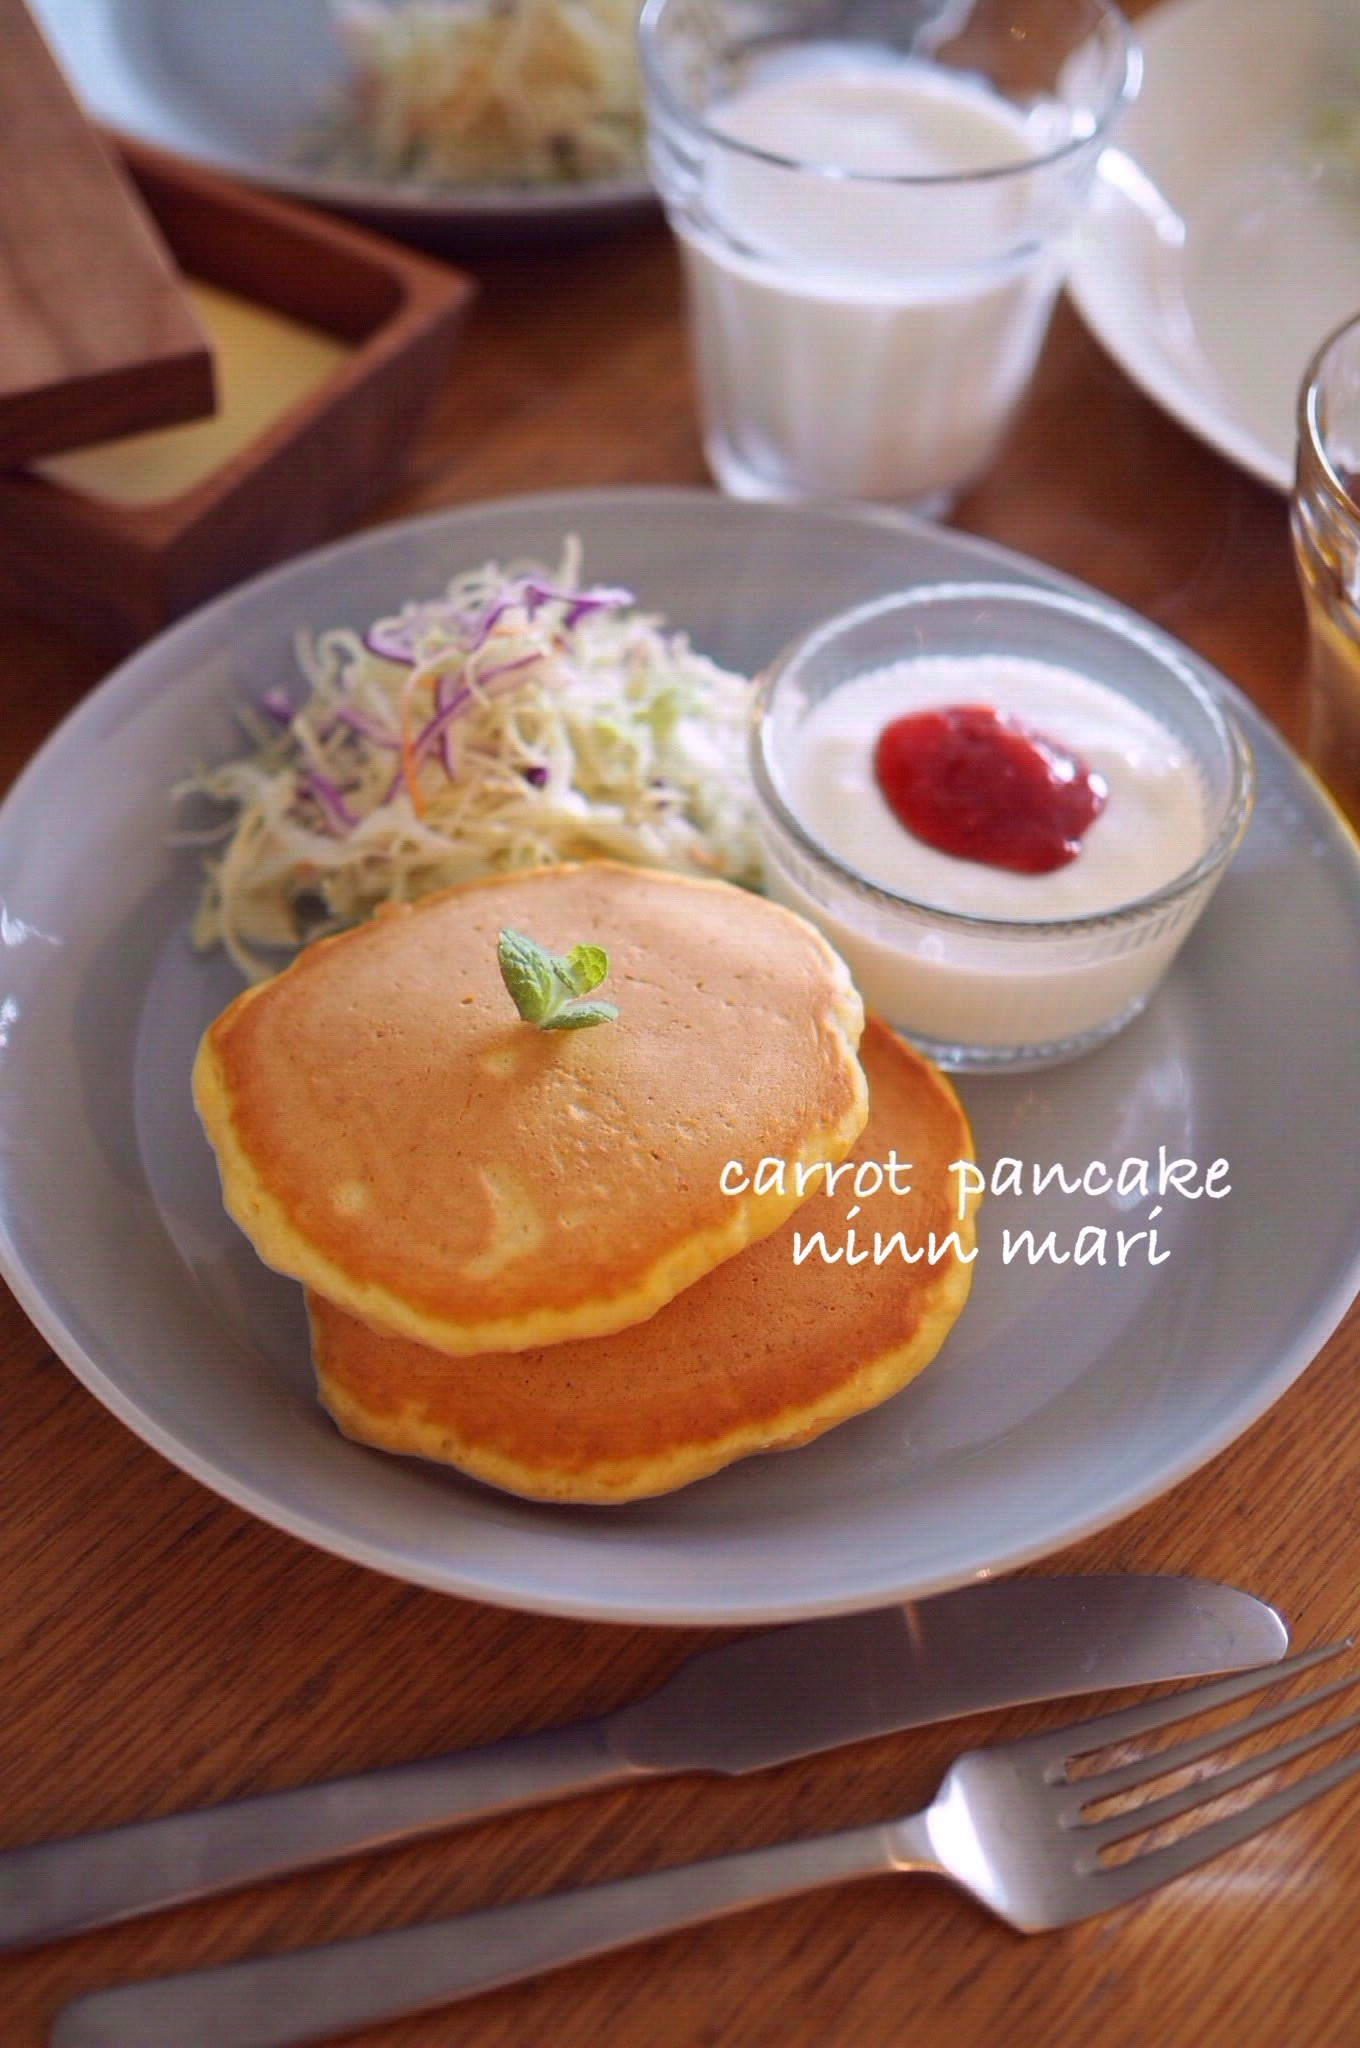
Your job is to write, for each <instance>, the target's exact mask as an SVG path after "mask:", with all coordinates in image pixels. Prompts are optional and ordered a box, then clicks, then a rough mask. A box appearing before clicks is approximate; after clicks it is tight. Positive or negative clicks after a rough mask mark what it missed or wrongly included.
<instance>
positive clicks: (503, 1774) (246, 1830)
mask: <svg viewBox="0 0 1360 2048" xmlns="http://www.w3.org/2000/svg"><path fill="white" fill-rule="evenodd" d="M644 1774H645V1773H644V1772H643V1771H642V1770H640V1769H639V1768H638V1767H637V1766H635V1765H630V1764H628V1763H626V1762H624V1761H623V1760H622V1759H621V1758H620V1756H619V1755H618V1754H617V1752H616V1751H614V1750H612V1749H611V1747H610V1745H609V1742H608V1738H607V1732H606V1724H605V1723H604V1722H603V1721H587V1722H582V1723H580V1724H578V1725H577V1726H574V1727H569V1728H548V1729H544V1730H543V1732H542V1733H541V1734H537V1735H526V1736H519V1737H517V1738H515V1739H513V1740H511V1741H508V1742H495V1743H490V1744H488V1745H487V1746H486V1747H484V1748H482V1749H469V1750H463V1751H461V1752H460V1753H459V1754H457V1755H454V1756H445V1757H435V1758H432V1759H430V1760H429V1761H428V1762H424V1763H415V1764H400V1765H397V1766H395V1767H394V1768H392V1769H390V1770H381V1771H369V1772H366V1773H364V1774H363V1775H361V1776H359V1777H353V1778H336V1779H333V1780H331V1781H330V1782H328V1783H323V1784H320V1785H303V1786H299V1787H298V1788H296V1789H295V1790H291V1791H286V1792H268V1793H264V1794H262V1795H261V1796H260V1797H258V1798H253V1799H239V1800H234V1801H232V1802H231V1803H230V1804H228V1805H224V1806H210V1807H206V1808H203V1809H201V1810H200V1811H199V1812H197V1813H175V1814H167V1815H165V1816H164V1817H163V1818H162V1819H159V1820H149V1821H137V1822H134V1823H132V1824H131V1825H130V1826H128V1827H119V1828H109V1829H107V1830H106V1831H105V1832H103V1833H101V1834H96V1835H76V1836H72V1837H70V1838H68V1839H67V1840H65V1841H58V1842H41V1843H36V1844H34V1845H33V1846H32V1847H29V1848H22V1849H9V1850H6V1851H4V1852H3V1853H0V1949H4V1948H20V1947H23V1946H25V1945H26V1944H28V1943H33V1942H40V1941H52V1940H55V1939H56V1938H57V1937H58V1936H61V1935H65V1934H76V1933H79V1932H80V1931H81V1930H82V1929H84V1928H87V1927H99V1926H104V1925H106V1924H108V1923H109V1922H110V1921H115V1920H127V1919H131V1918H133V1917H134V1916H135V1915H136V1914H139V1913H149V1912H153V1911H154V1910H155V1909H156V1908H158V1907H161V1906H174V1905H178V1904H181V1903H182V1902H183V1901H185V1900H187V1899H201V1898H206V1897H208V1896H209V1895H210V1894H211V1893H213V1892H223V1891H230V1890H231V1889H232V1887H233V1886H235V1885H242V1884H251V1883H254V1882H256V1881H257V1880H259V1879H261V1878H267V1877H280V1876H282V1875H283V1874H284V1873H285V1872H287V1871H290V1870H305V1869H308V1868H311V1867H312V1866H314V1865H316V1864H320V1863H330V1862H334V1861H335V1860H336V1859H337V1858H339V1857H342V1856H351V1855H357V1854H359V1853H360V1852H362V1851H364V1850H371V1849H381V1848H385V1847H388V1846H391V1845H393V1844H395V1843H397V1842H403V1841H409V1840H411V1839H412V1838H414V1837H415V1836H418V1835H427V1834H433V1833H435V1832H437V1831H438V1830H440V1829H443V1828H448V1827H455V1826H458V1825H460V1824H462V1823H464V1822H467V1821H473V1820H480V1819H483V1818H484V1817H486V1816H487V1815H489V1814H495V1813H501V1812H504V1811H505V1810H506V1809H507V1808H510V1807H520V1806H530V1805H535V1804H542V1803H544V1802H546V1801H548V1800H553V1799H566V1798H569V1797H571V1796H572V1795H573V1794H574V1793H578V1792H588V1791H593V1790H596V1789H598V1788H600V1787H602V1786H605V1785H613V1784H620V1783H622V1782H624V1781H625V1780H631V1779H633V1778H636V1777H639V1776H642V1775H644ZM181 2038H182V2039H183V2038H186V2037H181Z"/></svg>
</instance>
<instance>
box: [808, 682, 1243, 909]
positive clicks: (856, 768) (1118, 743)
mask: <svg viewBox="0 0 1360 2048" xmlns="http://www.w3.org/2000/svg"><path fill="white" fill-rule="evenodd" d="M949 704H987V705H990V706H991V708H992V709H993V710H994V711H1001V712H1009V713H1010V714H1011V716H1012V717H1015V718H1018V719H1021V720H1023V722H1024V723H1025V724H1026V725H1028V726H1029V727H1030V728H1031V729H1032V730H1033V731H1035V732H1037V733H1040V734H1041V735H1042V736H1043V737H1044V738H1045V739H1051V740H1055V741H1057V742H1059V743H1060V744H1061V745H1062V746H1063V747H1064V748H1066V749H1067V750H1068V751H1069V752H1070V753H1073V754H1076V755H1077V756H1078V758H1079V759H1080V760H1081V761H1083V762H1084V763H1085V765H1086V767H1087V768H1090V769H1093V770H1094V771H1095V772H1096V773H1097V774H1099V775H1101V776H1103V777H1104V780H1105V783H1106V786H1107V787H1108V789H1109V792H1110V794H1109V800H1108V802H1107V803H1106V805H1105V808H1104V809H1103V810H1102V811H1101V813H1100V815H1099V817H1097V818H1096V820H1095V822H1094V823H1093V824H1092V825H1091V826H1090V827H1089V828H1088V830H1087V831H1086V833H1085V834H1084V835H1083V838H1082V842H1081V851H1080V852H1079V853H1078V854H1077V856H1076V858H1075V859H1074V860H1071V861H1069V862H1068V863H1067V865H1066V866H1065V867H1060V868H1055V869H1053V870H1052V871H1051V872H1050V873H1049V874H1045V875H1022V874H1014V873H1012V872H1011V871H1010V870H1008V869H1006V868H997V867H991V866H989V865H988V864H987V863H985V862H983V861H973V860H960V859H957V858H956V857H955V856H954V855H953V854H948V853H940V852H937V850H936V849H935V848H934V847H933V846H927V845H926V843H925V841H924V840H921V839H917V838H916V837H915V835H914V834H913V833H911V832H909V831H907V829H906V827H905V826H904V825H902V824H901V823H900V822H899V820H898V819H897V817H896V816H895V815H894V813H893V811H892V810H891V808H890V807H889V805H888V802H887V799H886V798H885V796H884V795H883V792H882V790H881V789H880V788H879V786H878V782H877V779H876V777H875V775H874V747H875V745H876V744H877V741H878V737H879V734H880V733H881V732H882V731H883V728H884V726H886V725H890V724H891V723H892V721H893V720H894V719H895V718H902V717H904V716H905V715H906V714H907V713H908V712H911V711H928V710H931V709H933V708H935V707H937V706H943V705H949ZM785 772H786V774H787V777H788V789H789V799H790V802H791V803H792V806H793V808H794V810H795V811H796V812H797V814H798V816H799V818H800V819H801V820H802V822H803V824H804V825H805V826H806V827H807V829H808V831H809V832H811V833H812V834H813V835H814V836H815V837H816V838H818V839H820V840H821V841H822V843H823V844H824V845H825V846H827V847H829V848H830V850H831V851H832V852H833V853H834V854H836V855H838V857H839V858H840V859H841V860H843V861H847V862H848V863H849V864H850V866H851V867H854V868H858V869H859V871H860V873H861V874H862V875H866V876H867V877H868V879H869V880H870V881H871V882H880V883H881V884H882V885H883V887H884V888H885V889H892V890H895V891H896V892H897V893H898V894H899V895H902V896H910V897H912V898H914V900H915V901H916V902H918V903H929V904H932V905H933V906H934V907H935V908H936V909H939V910H956V911H963V912H966V913H967V914H969V915H970V916H974V917H1004V918H1014V919H1023V920H1024V921H1025V922H1027V923H1032V922H1033V921H1034V920H1035V919H1045V920H1047V919H1050V918H1059V917H1085V916H1087V915H1089V914H1090V913H1091V912H1093V911H1100V910H1114V909H1116V908H1117V907H1118V906H1119V905H1120V904H1121V903H1133V902H1136V901H1137V899H1138V898H1139V897H1140V896H1146V895H1148V894H1150V892H1151V891H1152V890H1154V889H1160V888H1162V887H1163V885H1164V884H1165V883H1167V882H1172V881H1174V880H1175V878H1176V876H1177V875H1182V874H1184V873H1185V871H1186V869H1187V868H1190V867H1193V866H1194V864H1195V862H1196V861H1197V860H1198V859H1199V856H1200V854H1201V853H1203V851H1204V848H1205V845H1206V843H1207V837H1208V835H1207V831H1206V827H1205V821H1204V797H1203V793H1202V791H1201V788H1200V780H1199V774H1198V772H1197V770H1196V768H1195V764H1194V761H1193V759H1192V758H1191V756H1190V754H1189V753H1188V752H1187V750H1186V748H1185V747H1183V746H1182V745H1181V743H1180V742H1179V740H1177V739H1176V738H1175V737H1174V736H1173V734H1171V733H1170V732H1168V731H1167V729H1166V727H1165V726H1164V725H1159V724H1158V723H1157V721H1156V719H1155V718H1150V717H1149V716H1148V714H1147V713H1146V712H1145V711H1142V710H1140V709H1139V707H1138V706H1137V705H1136V704H1133V703H1130V701H1129V699H1128V698H1127V697H1123V696H1121V695H1120V693H1119V692H1118V690H1111V689H1109V688H1107V687H1106V685H1105V684H1103V683H1096V682H1092V680H1091V679H1090V677H1089V676H1081V675H1078V674H1077V673H1076V672H1075V671H1074V670H1073V669H1068V668H1059V667H1056V666H1055V665H1054V664H1053V663H1051V662H1046V661H1034V660H1031V659H1029V658H1027V657H1024V656H1020V655H1008V654H991V655H981V656H977V657H970V656H964V655H957V654H943V655H927V656H923V657H921V658H920V659H917V660H909V661H899V662H895V663H894V664H893V666H892V667H891V668H884V669H879V670H878V671H877V672H876V673H875V674H873V675H866V676H859V677H857V678H856V679H855V681H854V682H850V683H845V684H843V685H842V687H841V688H840V689H839V690H833V691H832V692H831V695H830V696H829V697H824V698H823V699H822V701H821V703H820V704H818V705H817V707H816V708H815V710H814V711H813V712H812V713H811V715H810V716H809V717H808V718H807V719H805V720H804V722H803V724H802V725H801V726H800V727H799V729H798V734H797V739H796V742H795V747H794V751H793V753H792V756H791V758H790V759H789V760H788V761H787V762H786V764H785Z"/></svg>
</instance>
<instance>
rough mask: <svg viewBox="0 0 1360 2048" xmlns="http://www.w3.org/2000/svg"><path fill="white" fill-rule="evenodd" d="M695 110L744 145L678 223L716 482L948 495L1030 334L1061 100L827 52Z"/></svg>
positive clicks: (1055, 253) (1036, 318)
mask: <svg viewBox="0 0 1360 2048" xmlns="http://www.w3.org/2000/svg"><path fill="white" fill-rule="evenodd" d="M709 118H710V129H711V133H712V134H714V135H716V136H717V137H721V138H723V139H724V140H725V141H731V142H735V143H737V144H739V145H744V147H739V148H735V149H733V148H726V147H723V144H722V142H717V143H715V144H713V145H712V147H711V148H710V152H709V155H708V157H707V160H706V162H705V165H704V170H703V204H702V207H701V208H699V209H696V210H693V211H691V212H690V214H689V216H688V218H687V219H685V220H683V221H677V222H676V226H677V231H678V232H679V235H680V240H681V246H682V249H683V251H684V256H685V263H686V270H687V273H688V283H689V292H690V299H691V308H692V316H693V327H694V335H695V347H696V354H697V359H698V369H699V381H700V392H701V403H702V407H703V412H704V416H705V433H706V441H707V447H708V453H709V458H710V461H711V462H712V464H713V467H714V469H715V472H716V474H717V476H718V478H719V481H720V482H721V483H722V484H723V485H724V486H725V487H726V488H727V489H728V490H731V491H734V492H737V493H739V494H742V495H754V496H762V497H768V496H780V495H789V496H805V495H813V496H827V497H836V498H867V499H883V500H890V501H892V500H895V501H899V502H905V503H913V502H916V503H919V502H922V501H929V500H931V499H935V500H937V501H938V500H939V499H940V497H942V496H944V495H947V494H951V493H952V492H954V491H955V490H957V489H958V488H959V487H960V486H961V485H962V484H964V483H966V482H968V481H969V480H970V479H971V478H973V477H974V476H976V475H977V474H978V473H979V472H980V471H981V470H982V469H983V468H985V467H986V465H987V463H988V461H989V460H990V458H991V456H992V453H993V451H994V449H995V447H996V444H997V442H998V440H999V438H1000V436H1001V434H1002V432H1003V430H1004V428H1005V425H1006V422H1007V420H1008V418H1009V415H1010V413H1011V411H1012V409H1013V408H1014V406H1015V403H1016V401H1017V399H1018V398H1019V397H1020V395H1021V393H1022V392H1023V390H1024V388H1025V385H1026V383H1027V381H1028V379H1029V376H1030V374H1031V371H1032V370H1033V367H1034V361H1035V358H1036V356H1037V354H1038V351H1039V346H1040V343H1041V341H1042V339H1043V334H1044V329H1045V326H1046V324H1047V320H1048V314H1049V310H1050V307H1051V304H1052V299H1053V295H1054V292H1055V290H1056V287H1057V283H1058V280H1059V276H1060V270H1061V252H1060V247H1059V241H1060V236H1059V234H1058V233H1057V232H1055V221H1054V217H1053V216H1054V208H1053V206H1052V203H1051V186H1050V185H1047V184H1045V183H1044V182H1043V181H1041V180H1038V179H1036V178H1035V177H1033V176H1032V175H1031V172H1030V170H1029V168H1028V167H1029V166H1032V165H1033V164H1035V162H1036V161H1037V159H1039V158H1040V157H1047V158H1050V159H1051V156H1052V153H1053V152H1054V150H1055V149H1057V148H1060V147H1061V144H1062V143H1063V142H1064V141H1066V140H1070V139H1072V137H1073V123H1072V115H1071V112H1070V110H1069V109H1066V108H1063V107H1060V106H1059V105H1057V104H1056V103H1055V102H1053V101H1047V102H1044V103H1042V104H1040V105H1038V106H1036V107H1035V108H1033V109H1030V110H1023V109H1021V108H1018V107H1016V106H1014V105H1012V104H1011V103H1010V102H1009V101H1007V100H1004V99H1003V98H1001V96H1000V95H999V94H997V93H995V92H993V91H991V90H990V89H989V88H988V87H987V86H986V85H985V84H984V83H982V81H981V80H980V79H977V78H975V77H970V76H968V75H967V74H964V73H960V72H956V71H951V70H949V69H948V68H946V67H944V66H942V65H937V64H934V63H931V62H929V61H926V60H923V59H918V58H904V57H895V56H893V55H892V54H891V53H889V52H886V51H885V52H883V53H882V54H881V55H880V54H876V53H875V52H873V51H872V50H871V49H870V50H865V49H856V48H852V47H850V46H838V45H834V44H831V45H821V46H816V45H814V46H812V47H811V48H806V49H804V50H802V51H800V52H799V53H798V54H797V57H796V59H791V60H789V61H787V62H785V63H783V64H782V65H781V66H779V67H777V68H772V69H771V70H769V71H767V72H766V73H765V74H764V75H762V76H761V77H760V78H758V79H757V80H756V81H754V82H752V83H750V84H747V85H744V86H742V87H741V88H740V89H739V90H737V91H736V92H735V93H733V94H732V95H731V96H730V97H728V98H726V99H725V100H723V101H721V102H720V103H719V104H718V105H716V106H715V107H714V108H713V109H712V110H711V113H710V117H709ZM762 153H768V154H762ZM781 159H782V160H783V161H780V160H781ZM790 160H791V161H790ZM1064 211H1065V209H1064ZM1064 224H1065V223H1064Z"/></svg>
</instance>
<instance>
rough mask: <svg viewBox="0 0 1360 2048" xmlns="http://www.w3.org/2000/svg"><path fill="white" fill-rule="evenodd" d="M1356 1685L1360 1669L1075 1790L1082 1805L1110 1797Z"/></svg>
mask: <svg viewBox="0 0 1360 2048" xmlns="http://www.w3.org/2000/svg"><path fill="white" fill-rule="evenodd" d="M1353 1685H1360V1672H1351V1673H1350V1674H1349V1675H1348V1676H1347V1677H1345V1678H1336V1679H1333V1681H1332V1683H1331V1684H1330V1685H1321V1686H1319V1687H1318V1689H1317V1691H1316V1692H1310V1693H1305V1694H1304V1696H1303V1698H1302V1699H1294V1700H1282V1701H1281V1702H1280V1704H1279V1705H1278V1706H1276V1707H1262V1709H1261V1711H1260V1713H1259V1714H1251V1715H1249V1716H1248V1717H1247V1719H1246V1720H1245V1721H1234V1722H1233V1723H1232V1724H1231V1725H1230V1726H1229V1727H1227V1728H1210V1729H1209V1730H1208V1732H1207V1734H1204V1735H1196V1736H1194V1737H1192V1739H1191V1740H1190V1741H1189V1742H1178V1743H1176V1744H1175V1745H1174V1747H1173V1748H1171V1749H1158V1750H1154V1751H1153V1752H1152V1754H1151V1755H1149V1756H1139V1757H1135V1758H1134V1759H1133V1762H1132V1763H1127V1764H1117V1765H1116V1766H1115V1767H1114V1769H1113V1770H1109V1771H1093V1772H1092V1773H1091V1775H1090V1776H1089V1777H1086V1778H1073V1779H1072V1780H1071V1781H1070V1782H1071V1784H1072V1787H1073V1790H1074V1791H1077V1792H1079V1793H1080V1795H1081V1803H1082V1805H1083V1806H1090V1805H1091V1804H1092V1803H1093V1802H1094V1801H1095V1800H1097V1799H1109V1798H1111V1797H1112V1796H1113V1795H1114V1794H1115V1793H1116V1792H1123V1791H1125V1790H1127V1789H1128V1788H1129V1787H1130V1786H1133V1785H1146V1784H1147V1783H1148V1781H1149V1780H1150V1779H1152V1778H1165V1777H1166V1776H1168V1775H1169V1773H1170V1772H1172V1771H1179V1770H1181V1769H1183V1768H1184V1766H1185V1765H1186V1764H1195V1763H1198V1762H1199V1760H1200V1758H1201V1757H1204V1756H1212V1755H1213V1754H1214V1751H1215V1750H1218V1749H1226V1748H1227V1746H1228V1744H1229V1743H1230V1742H1240V1741H1241V1740H1242V1738H1243V1736H1246V1735H1259V1734H1260V1733H1261V1731H1262V1729H1263V1728H1273V1727H1274V1726H1275V1725H1276V1723H1277V1722H1279V1721H1289V1720H1292V1719H1293V1717H1294V1715H1295V1714H1301V1713H1302V1712H1303V1710H1304V1708H1305V1707H1316V1706H1320V1705H1321V1703H1322V1701H1323V1700H1329V1699H1331V1698H1333V1697H1334V1695H1335V1694H1337V1693H1339V1692H1349V1690H1350V1688H1351V1687H1352V1686H1353Z"/></svg>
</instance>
